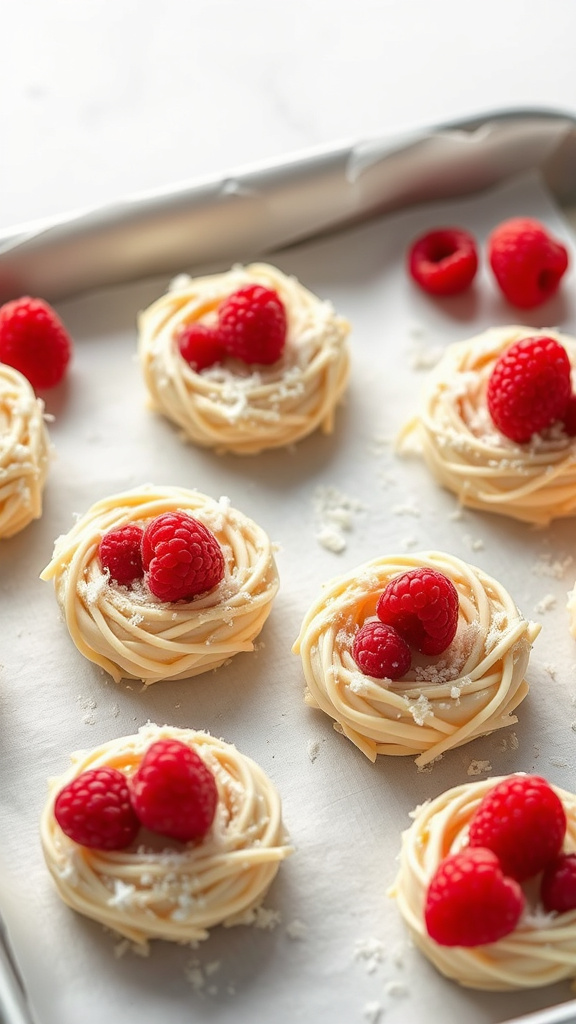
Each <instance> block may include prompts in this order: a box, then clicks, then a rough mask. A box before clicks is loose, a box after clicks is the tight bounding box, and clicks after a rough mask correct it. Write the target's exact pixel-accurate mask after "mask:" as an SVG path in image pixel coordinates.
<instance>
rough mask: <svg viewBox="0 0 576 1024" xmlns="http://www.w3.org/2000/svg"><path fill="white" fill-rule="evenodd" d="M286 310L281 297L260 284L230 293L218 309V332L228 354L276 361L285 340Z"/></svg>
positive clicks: (266, 362)
mask: <svg viewBox="0 0 576 1024" xmlns="http://www.w3.org/2000/svg"><path fill="white" fill-rule="evenodd" d="M286 330H287V320H286V310H285V309H284V304H283V302H282V300H281V299H280V296H279V295H278V294H277V293H276V292H275V291H272V289H271V288H264V287H263V285H260V284H247V285H244V287H243V288H239V289H238V291H237V292H233V294H232V295H229V296H228V298H227V299H225V300H224V302H223V303H222V305H221V306H220V307H219V309H218V332H219V335H220V339H221V341H222V344H223V346H224V348H225V349H226V352H227V353H228V355H229V356H234V357H235V358H236V359H242V360H243V361H244V362H245V363H265V364H269V363H275V362H276V360H277V359H279V358H280V356H281V355H282V352H283V351H284V345H285V343H286Z"/></svg>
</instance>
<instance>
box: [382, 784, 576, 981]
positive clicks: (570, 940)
mask: <svg viewBox="0 0 576 1024" xmlns="http://www.w3.org/2000/svg"><path fill="white" fill-rule="evenodd" d="M500 781H501V778H500V777H498V778H491V779H483V780H482V781H481V782H472V783H466V784H464V785H462V786H457V787H455V788H454V789H450V790H448V791H447V792H446V793H443V794H442V795H441V796H439V797H437V798H436V799H435V800H433V801H431V802H428V803H426V804H424V805H423V806H422V807H420V808H418V809H417V810H416V811H415V813H414V821H413V823H412V825H411V826H410V828H409V829H407V830H406V831H405V832H404V833H403V836H402V851H401V855H400V870H399V873H398V877H397V878H396V881H395V883H394V885H393V887H392V889H391V892H390V895H392V896H393V897H394V898H395V899H396V902H397V904H398V908H399V910H400V913H401V914H402V917H403V918H404V920H405V921H406V924H407V925H408V928H409V931H410V934H411V936H412V938H413V940H414V942H415V944H416V945H417V946H418V948H419V949H421V950H422V952H423V953H424V954H425V956H427V957H428V959H429V960H431V961H432V963H433V964H434V965H435V967H437V969H438V970H439V971H441V973H442V974H445V975H446V976H447V977H449V978H453V979H454V980H455V981H458V982H460V984H461V985H464V986H466V987H469V988H477V989H489V990H493V991H499V990H505V989H521V988H538V987H540V986H543V985H551V984H553V983H554V982H557V981H562V980H563V979H565V978H572V977H574V976H575V975H576V910H572V911H569V912H568V913H565V914H545V913H544V911H543V910H542V911H540V912H538V911H537V912H536V913H525V914H524V915H523V916H522V918H521V919H520V923H519V925H518V927H517V928H516V929H515V930H514V931H513V932H511V933H510V935H507V936H505V937H504V938H503V939H499V940H498V941H497V942H493V943H489V944H488V945H483V946H473V947H461V946H458V947H456V946H450V947H448V946H441V945H439V944H438V943H436V942H434V941H433V939H431V938H430V936H429V935H428V932H427V930H426V926H425V923H424V905H425V900H426V893H427V890H428V885H429V883H430V881H431V879H432V876H433V875H434V873H435V872H436V869H437V868H438V867H439V865H440V861H441V860H443V859H444V857H446V856H447V855H448V854H449V853H455V852H456V851H457V850H459V849H460V848H461V847H462V846H463V845H465V843H466V836H467V827H468V823H469V822H470V819H471V818H472V815H473V814H474V812H475V810H476V808H477V807H478V804H479V803H480V801H481V800H482V798H483V797H484V796H485V795H486V793H488V792H489V790H490V789H492V788H493V786H495V785H496V784H497V783H498V782H500ZM552 789H553V790H554V791H555V792H556V793H557V795H558V796H559V797H560V799H561V801H562V803H563V806H564V810H565V811H566V816H567V819H568V827H567V832H566V839H565V843H564V850H565V852H567V853H574V852H576V796H574V794H572V793H568V792H566V791H565V790H562V789H559V788H558V787H557V786H552Z"/></svg>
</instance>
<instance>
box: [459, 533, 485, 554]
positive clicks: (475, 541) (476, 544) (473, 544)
mask: <svg viewBox="0 0 576 1024" xmlns="http://www.w3.org/2000/svg"><path fill="white" fill-rule="evenodd" d="M464 542H465V543H466V544H468V546H469V548H470V550H471V551H483V550H484V541H483V540H482V538H481V537H471V536H470V534H469V533H467V534H465V536H464Z"/></svg>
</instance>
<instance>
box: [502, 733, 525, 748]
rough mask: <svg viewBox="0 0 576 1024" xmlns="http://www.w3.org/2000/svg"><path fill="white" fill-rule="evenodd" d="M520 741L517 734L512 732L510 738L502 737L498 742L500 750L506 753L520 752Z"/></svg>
mask: <svg viewBox="0 0 576 1024" xmlns="http://www.w3.org/2000/svg"><path fill="white" fill-rule="evenodd" d="M519 746H520V741H519V739H518V737H517V735H516V733H515V732H511V733H510V735H509V736H501V737H500V738H499V740H498V750H500V751H502V752H504V751H505V750H518V747H519Z"/></svg>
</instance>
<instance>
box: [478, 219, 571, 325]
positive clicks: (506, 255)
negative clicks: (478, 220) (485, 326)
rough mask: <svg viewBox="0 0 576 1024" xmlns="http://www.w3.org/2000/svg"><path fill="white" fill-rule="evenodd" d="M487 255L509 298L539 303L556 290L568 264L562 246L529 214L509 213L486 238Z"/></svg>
mask: <svg viewBox="0 0 576 1024" xmlns="http://www.w3.org/2000/svg"><path fill="white" fill-rule="evenodd" d="M488 259H489V261H490V266H491V267H492V270H493V272H494V276H495V277H496V280H497V282H498V284H499V286H500V288H501V290H502V292H503V293H504V295H505V297H506V298H507V299H508V302H511V303H512V305H513V306H518V307H519V309H531V308H533V307H534V306H539V305H540V304H541V303H542V302H544V301H545V300H546V299H548V298H550V296H551V295H553V294H554V292H555V291H556V290H557V288H558V285H559V284H560V280H561V278H562V276H563V274H564V273H565V271H566V268H567V267H568V252H567V250H566V248H565V246H563V245H562V243H561V242H559V241H558V240H557V239H555V238H553V237H552V236H551V235H550V234H549V233H548V231H547V230H546V228H545V227H544V225H543V224H541V223H540V221H538V220H534V219H533V218H531V217H512V219H511V220H506V221H504V222H503V223H502V224H499V225H498V227H497V228H495V229H494V231H493V232H492V234H491V235H490V236H489V238H488Z"/></svg>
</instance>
